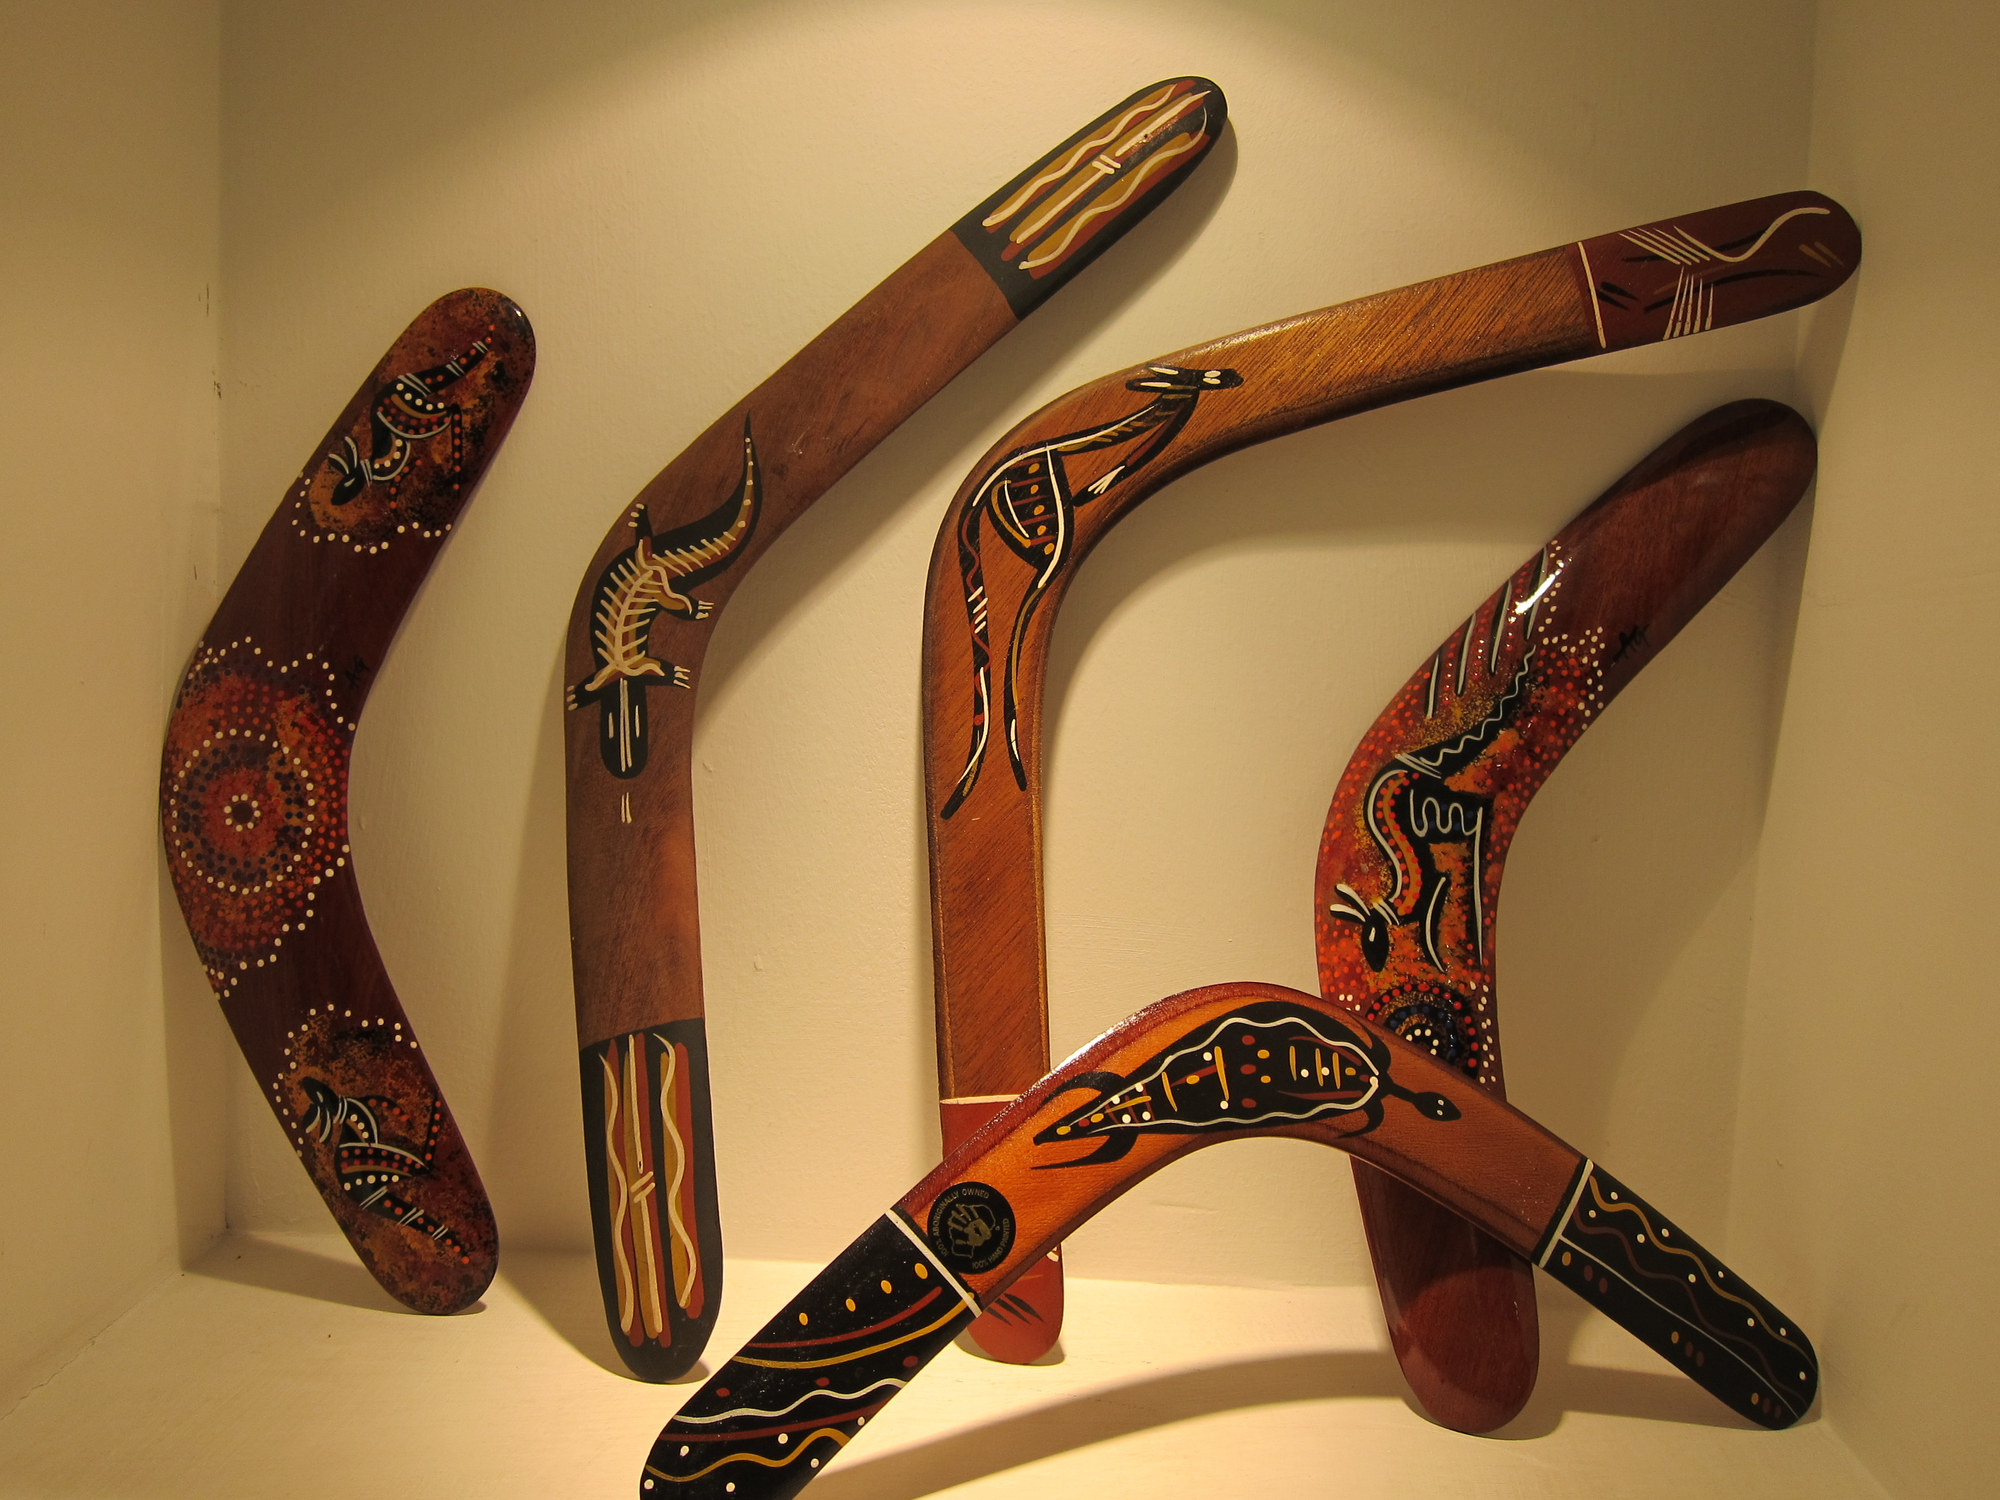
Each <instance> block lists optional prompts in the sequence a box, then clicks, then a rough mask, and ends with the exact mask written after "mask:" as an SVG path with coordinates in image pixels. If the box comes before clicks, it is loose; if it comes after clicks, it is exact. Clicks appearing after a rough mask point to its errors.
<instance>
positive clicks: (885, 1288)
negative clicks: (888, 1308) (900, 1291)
mask: <svg viewBox="0 0 2000 1500" xmlns="http://www.w3.org/2000/svg"><path fill="white" fill-rule="evenodd" d="M882 1290H883V1291H885V1292H893V1291H895V1290H896V1289H895V1288H894V1287H892V1286H890V1285H889V1283H888V1282H886V1281H885V1282H883V1283H882Z"/></svg>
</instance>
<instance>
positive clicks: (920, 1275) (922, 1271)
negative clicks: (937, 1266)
mask: <svg viewBox="0 0 2000 1500" xmlns="http://www.w3.org/2000/svg"><path fill="white" fill-rule="evenodd" d="M910 1269H911V1270H912V1271H915V1272H916V1273H917V1280H919V1281H929V1280H930V1279H931V1273H930V1269H929V1267H927V1266H925V1265H923V1264H921V1263H919V1264H917V1265H914V1266H911V1267H910Z"/></svg>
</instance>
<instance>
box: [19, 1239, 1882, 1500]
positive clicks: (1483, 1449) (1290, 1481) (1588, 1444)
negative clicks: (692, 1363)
mask: <svg viewBox="0 0 2000 1500" xmlns="http://www.w3.org/2000/svg"><path fill="white" fill-rule="evenodd" d="M505 1266H506V1269H505V1270H504V1271H503V1272H502V1274H501V1277H500V1279H499V1280H498V1281H497V1282H496V1283H495V1284H494V1286H493V1287H492V1289H491V1290H490V1291H489V1292H488V1293H487V1295H486V1297H485V1298H484V1300H483V1301H482V1302H481V1303H480V1304H479V1306H477V1307H476V1308H475V1309H473V1310H472V1311H471V1312H468V1313H465V1314H462V1315H460V1316H458V1317H453V1318H425V1317H419V1316H416V1315H414V1314H409V1313H405V1312H403V1311H402V1310H401V1309H399V1308H397V1307H396V1306H395V1304H393V1303H392V1302H390V1301H389V1300H388V1298H386V1297H385V1296H384V1295H383V1294H382V1293H381V1292H380V1290H379V1289H377V1288H376V1286H375V1285H374V1283H373V1282H372V1281H371V1280H370V1279H369V1278H368V1276H367V1274H366V1273H365V1272H364V1271H362V1269H361V1268H360V1266H359V1265H358V1264H356V1263H355V1262H354V1260H353V1259H352V1257H351V1256H350V1255H349V1254H348V1253H347V1252H346V1248H345V1246H344V1245H343V1244H341V1243H340V1242H339V1241H338V1240H334V1239H328V1238H317V1237H314V1238H305V1237H296V1238H291V1237H277V1236H257V1237H236V1238H232V1239H229V1240H226V1241H224V1242H223V1243H222V1244H221V1245H220V1246H218V1247H217V1249H215V1250H214V1251H213V1252H211V1253H210V1254H209V1255H208V1256H207V1257H206V1258H205V1259H203V1260H202V1261H201V1262H200V1263H199V1264H198V1265H196V1266H195V1267H194V1268H193V1269H191V1270H189V1271H187V1272H185V1273H183V1274H181V1275H179V1276H177V1277H175V1278H174V1279H173V1280H171V1281H169V1282H167V1283H165V1284H164V1285H162V1286H161V1287H160V1288H159V1289H158V1290H157V1291H155V1292H154V1293H153V1294H152V1295H151V1296H149V1297H147V1298H146V1299H145V1300H143V1301H142V1302H140V1303H139V1304H138V1305H137V1306H136V1307H134V1308H133V1309H132V1310H131V1311H130V1312H129V1313H127V1314H126V1315H125V1316H124V1317H123V1318H122V1319H120V1320H119V1321H118V1322H117V1323H116V1324H115V1325H113V1326H112V1327H111V1328H110V1329H108V1330H107V1331H106V1332H105V1333H104V1334H102V1335H101V1336H100V1337H99V1338H98V1339H96V1340H95V1341H94V1342H93V1343H92V1344H91V1345H90V1346H89V1347H88V1348H87V1349H85V1350H84V1351H83V1352H82V1353H81V1354H80V1355H79V1356H78V1357H77V1358H76V1359H75V1360H74V1361H72V1362H71V1363H70V1364H69V1365H68V1366H67V1367H66V1368H65V1369H63V1370H62V1371H61V1372H60V1373H59V1374H58V1375H57V1376H55V1377H54V1378H53V1379H51V1380H50V1381H48V1382H47V1383H46V1384H44V1385H43V1386H42V1387H41V1388H39V1389H38V1390H36V1391H35V1392H34V1393H33V1394H32V1395H30V1396H29V1397H28V1398H27V1399H26V1400H25V1401H23V1402H22V1403H21V1404H20V1405H19V1406H17V1407H16V1408H15V1409H14V1410H13V1411H12V1412H11V1413H9V1414H8V1415H7V1417H6V1418H5V1419H4V1420H0V1496H4V1497H7V1500H15V1497H23V1500H25V1497H30V1496H32V1497H35V1500H56V1497H65V1496H89V1497H92V1500H107V1497H119V1500H138V1497H148V1496H174V1497H182V1496H192V1495H200V1496H203V1497H204V1500H229V1497H235V1496H257V1497H265V1496H272V1495H280V1494H297V1493H303V1492H304V1491H305V1490H306V1489H307V1488H308V1487H311V1488H312V1489H314V1490H324V1491H327V1492H332V1493H362V1492H367V1493H377V1492H380V1493H389V1492H392V1491H393V1492H395V1493H403V1494H426V1493H448V1494H468V1493H469V1494H476V1495H480V1496H484V1497H508V1496H516V1495H518V1496H535V1497H538V1500H541V1497H548V1496H564V1497H577V1500H596V1497H614V1496H615V1497H620V1500H626V1497H632V1496H635V1495H636V1494H637V1488H638V1486H637V1479H638V1474H639V1467H640V1464H641V1462H642V1461H643V1459H644V1456H645V1453H646V1450H647V1447H648V1445H649V1443H650V1442H651V1439H652V1436H653V1434H654V1433H655V1432H656V1431H657V1430H658V1429H659V1426H660V1424H661V1423H662V1422H664V1421H665V1420H666V1419H667V1418H668V1417H669V1416H671V1415H672V1414H673V1412H674V1410H675V1408H676V1407H677V1406H678V1405H679V1404H680V1401H681V1400H682V1399H684V1398H685V1397H686V1396H687V1395H688V1394H690V1393H691V1392H692V1391H693V1389H694V1387H693V1384H692V1383H689V1384H685V1385H678V1386H671V1387H652V1386H647V1385H643V1384H641V1383H639V1382H637V1381H634V1380H632V1379H629V1378H626V1377H624V1376H623V1375H622V1374H621V1373H619V1368H618V1367H617V1366H616V1357H615V1355H614V1354H613V1352H612V1349H611V1345H610V1342H609V1339H608V1337H607V1335H606V1334H605V1332H604V1329H603V1326H602V1313H601V1308H600V1304H599V1303H598V1300H597V1288H596V1276H595V1272H594V1268H593V1266H592V1265H591V1263H590V1261H589V1259H588V1258H587V1257H585V1256H583V1255H574V1254H556V1253H539V1254H537V1253H532V1252H530V1253H523V1252H518V1251H515V1252H509V1254H508V1256H507V1259H506V1262H505ZM815 1269H817V1268H816V1267H812V1266H807V1265H801V1264H796V1263H790V1262H769V1261H735V1262H731V1263H730V1264H729V1266H728V1270H727V1287H728V1296H727V1301H726V1303H725V1306H724V1309H723V1313H722V1317H721V1319H720V1323H719V1326H718V1327H717V1330H716V1334H715V1337H714V1339H713V1340H712V1341H711V1344H710V1350H709V1358H708V1361H707V1362H706V1363H705V1364H704V1365H702V1366H698V1367H697V1374H701V1375H705V1373H706V1370H707V1369H708V1368H709V1366H710V1365H712V1364H714V1363H716V1362H719V1361H720V1360H722V1359H724V1358H726V1357H727V1355H728V1353H729V1351H731V1350H734V1349H735V1348H737V1347H738V1346H739V1345H740V1344H741V1343H742V1342H743V1340H744V1339H745V1338H747V1337H748V1336H749V1335H750V1334H751V1333H752V1332H754V1331H755V1329H756V1328H757V1326H758V1325H759V1324H761V1323H762V1322H763V1320H764V1319H766V1318H767V1317H769V1316H770V1314H771V1313H772V1312H773V1311H775V1310H776V1309H777V1308H778V1307H779V1306H780V1305H781V1304H782V1302H783V1301H784V1300H785V1299H786V1298H788V1297H789V1296H790V1295H791V1294H792V1292H793V1291H795V1290H796V1289H797V1288H798V1287H799V1286H800V1285H801V1284H803V1282H804V1281H805V1280H806V1279H807V1278H808V1277H809V1276H811V1275H812V1273H813V1272H814V1270H815ZM1543 1290H1544V1298H1543V1325H1544V1340H1543V1344H1544V1350H1545V1352H1544V1355H1543V1370H1542V1380H1541V1384H1540V1387H1539V1388H1538V1390H1537V1392H1536V1394H1535V1397H1534V1399H1533V1401H1532V1402H1531V1403H1530V1405H1529V1407H1528V1409H1527V1410H1526V1411H1525V1412H1524V1413H1523V1414H1522V1415H1521V1416H1520V1417H1519V1418H1517V1419H1516V1420H1515V1421H1514V1422H1513V1423H1512V1424H1510V1425H1509V1427H1508V1428H1507V1429H1506V1430H1505V1431H1504V1432H1503V1433H1502V1434H1500V1435H1499V1436H1497V1437H1491V1438H1470V1437H1465V1436H1463V1435H1461V1434H1457V1433H1452V1432H1446V1431H1443V1430H1441V1429H1439V1428H1437V1427H1435V1426H1433V1425H1431V1424H1430V1423H1428V1422H1426V1421H1425V1420H1423V1419H1422V1418H1421V1417H1419V1416H1418V1415H1417V1414H1416V1413H1415V1412H1414V1411H1413V1410H1412V1409H1411V1408H1410V1407H1409V1406H1408V1405H1407V1403H1406V1401H1405V1399H1404V1397H1403V1394H1402V1386H1401V1382H1400V1380H1399V1377H1398V1375H1397V1373H1396V1368H1395V1364H1394V1361H1393V1360H1392V1359H1391V1358H1390V1356H1389V1354H1388V1352H1387V1347H1386V1341H1385V1339H1384V1336H1383V1333H1382V1328H1381V1322H1380V1316H1379V1313H1378V1311H1377V1309H1376V1307H1375V1305H1374V1298H1373V1294H1372V1291H1371V1290H1370V1289H1367V1288H1357V1287H1303V1288H1302V1287H1290V1288H1275V1289H1260V1288H1244V1287H1213V1286H1167V1285H1159V1284H1154V1283H1144V1282H1125V1281H1090V1280H1083V1279H1072V1281H1071V1283H1070V1286H1069V1309H1068V1317H1067V1322H1066V1326H1065V1330H1064V1337H1063V1350H1064V1358H1063V1359H1062V1360H1061V1361H1060V1362H1057V1363H1052V1364H1046V1365H1041V1366H1036V1367H1030V1368H1014V1367H1008V1366H1003V1365H997V1364H993V1363H991V1362H989V1361H986V1360H983V1359H979V1358H977V1357H975V1356H972V1355H968V1354H966V1353H964V1352H962V1351H961V1350H959V1349H956V1348H952V1349H947V1350H946V1351H945V1352H944V1353H943V1354H942V1355H941V1356H939V1358H938V1359H937V1360H936V1361H935V1362H934V1363H933V1364H932V1366H931V1367H930V1368H929V1369H928V1370H927V1371H925V1372H924V1374H923V1376H922V1378H921V1379H919V1380H917V1381H915V1382H914V1383H913V1384H912V1385H911V1386H910V1388H909V1389H908V1390H907V1391H905V1392H904V1393H903V1394H901V1395H900V1396H899V1397H898V1398H897V1399H896V1401H895V1402H894V1404H893V1405H892V1406H891V1407H890V1408H889V1409H888V1410H887V1411H886V1412H884V1413H883V1415H882V1416H881V1417H880V1418H879V1419H878V1420H877V1421H876V1422H875V1423H874V1424H871V1426H870V1427H869V1428H868V1429H867V1430H865V1431H864V1432H863V1433H862V1434H861V1435H860V1436H859V1437H857V1438H856V1439H855V1441H854V1442H853V1443H852V1444H850V1445H849V1446H848V1448H847V1449H846V1451H845V1452H844V1453H843V1454H842V1455H841V1456H840V1458H839V1459H838V1460H837V1461H836V1463H835V1464H834V1465H832V1466H831V1467H829V1469H828V1470H827V1472H826V1473H825V1475H824V1476H823V1477H822V1478H820V1479H819V1480H818V1481H816V1483H815V1484H814V1485H813V1487H812V1488H811V1490H810V1491H808V1493H809V1494H810V1495H811V1496H813V1500H863V1497H866V1500H916V1497H919V1496H927V1495H949V1496H951V1497H953V1500H974V1497H977V1500H998V1497H1002V1496H1021V1495H1033V1496H1035V1497H1036V1500H1070V1497H1076V1500H1083V1497H1089V1500H1104V1497H1106V1496H1114V1495H1139V1494H1145V1495H1147V1496H1149V1497H1160V1496H1181V1495H1185V1496H1190V1497H1192V1496H1202V1497H1210V1500H1216V1497H1221V1500H1227V1497H1236V1496H1245V1497H1247V1496H1281V1495H1282V1496H1295V1495H1338V1496H1340V1497H1342V1500H1366V1497H1372V1496H1378V1495H1379V1496H1385V1497H1386V1496H1395V1497H1397V1500H1406V1497H1408V1496H1411V1495H1446V1494H1461V1495H1466V1496H1471V1495H1478V1496H1480V1497H1482V1500H1513V1497H1524V1500H1525V1497H1536V1500H1546V1497H1557V1496H1571V1495H1574V1496H1579V1497H1581V1496H1593V1497H1596V1496H1612V1495H1615V1496H1619V1497H1634V1500H1643V1497H1651V1496H1661V1497H1667V1496H1673V1497H1676V1500H1679V1497H1685V1496H1688V1495H1704V1494H1717V1495H1719V1494H1736V1495H1755V1496H1759V1497H1776V1496H1792V1495H1797V1496H1811V1497H1814V1500H1847V1497H1867V1500H1879V1497H1881V1496H1883V1495H1884V1494H1885V1492H1884V1491H1883V1490H1882V1489H1881V1488H1880V1487H1879V1486H1878V1485H1877V1484H1876V1483H1875V1482H1874V1481H1873V1480H1872V1479H1871V1478H1869V1476H1868V1475H1867V1474H1866V1472H1865V1471H1864V1470H1863V1469H1862V1468H1861V1466H1860V1465H1859V1464H1858V1463H1856V1461H1855V1460H1854V1459H1853V1458H1852V1457H1851V1456H1850V1455H1849V1454H1848V1452H1847V1450H1846V1448H1845V1447H1844V1446H1843V1445H1842V1444H1841V1442H1840V1439H1839V1438H1838V1437H1837V1436H1836V1435H1835V1433H1834V1432H1833V1430H1832V1428H1831V1427H1830V1426H1829V1425H1828V1424H1827V1423H1826V1422H1824V1421H1821V1420H1819V1417H1818V1414H1817V1413H1815V1414H1814V1416H1813V1417H1812V1418H1811V1419H1809V1420H1808V1421H1807V1422H1805V1423H1804V1424H1802V1425H1801V1426H1799V1427H1797V1428H1794V1429H1793V1430H1791V1431H1789V1432H1782V1433H1768V1432H1764V1431H1762V1430H1760V1429H1757V1428H1753V1427H1751V1426H1749V1425H1748V1424H1747V1423H1744V1422H1742V1421H1741V1420H1740V1419H1738V1418H1736V1417H1734V1416H1733V1415H1732V1414H1730V1413H1729V1412H1727V1411H1725V1410H1724V1409H1723V1408H1722V1407H1721V1406H1719V1405H1718V1404H1716V1403H1715V1402H1713V1401H1711V1400H1710V1399H1709V1398H1708V1397H1707V1396H1706V1395H1705V1394H1704V1393H1703V1392H1701V1391H1700V1390H1699V1389H1697V1388H1696V1387H1695V1386H1693V1385H1691V1384H1689V1383H1688V1382H1687V1381H1686V1380H1685V1379H1683V1378H1681V1377H1680V1376H1678V1375H1676V1374H1674V1373H1673V1372H1672V1371H1671V1370H1669V1369H1667V1368H1666V1367H1665V1366H1664V1365H1663V1364H1661V1363H1660V1362H1659V1361H1658V1360H1656V1359H1655V1358H1654V1357H1653V1356H1652V1354H1651V1353H1650V1352H1649V1351H1647V1350H1645V1349H1643V1348H1642V1347H1640V1346H1639V1345H1638V1344H1637V1343H1635V1342H1634V1341H1632V1340H1631V1339H1629V1338H1628V1337H1626V1335H1625V1334H1623V1333H1622V1332H1621V1331H1620V1330H1618V1329H1616V1328H1613V1327H1611V1326H1610V1325H1608V1324H1605V1323H1603V1322H1602V1321H1601V1320H1600V1319H1598V1318H1597V1317H1596V1315H1595V1314H1594V1313H1588V1312H1587V1310H1586V1309H1584V1308H1583V1307H1582V1305H1581V1304H1580V1303H1578V1302H1576V1301H1575V1300H1574V1299H1573V1298H1571V1297H1569V1296H1568V1294H1567V1293H1564V1292H1562V1291H1561V1290H1559V1289H1557V1288H1555V1287H1553V1286H1548V1285H1546V1284H1545V1285H1544V1288H1543ZM1564 1351H1567V1353H1566V1354H1565V1353H1564ZM692 1378H693V1377H690V1380H691V1381H692Z"/></svg>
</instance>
